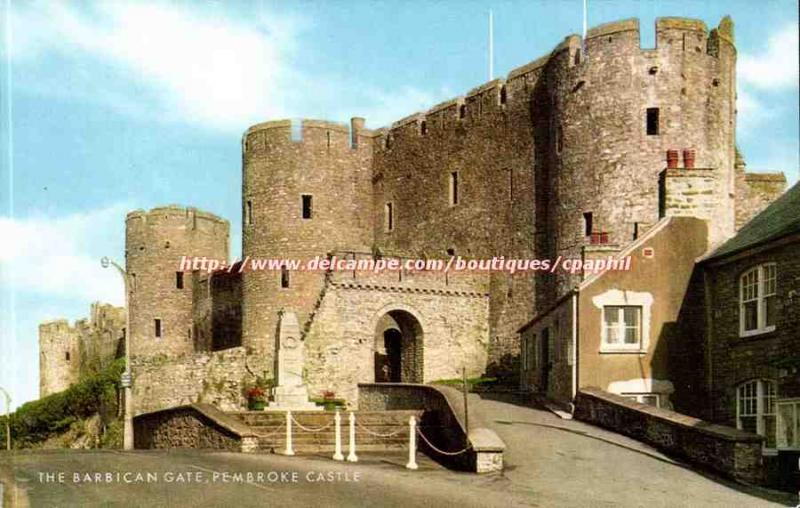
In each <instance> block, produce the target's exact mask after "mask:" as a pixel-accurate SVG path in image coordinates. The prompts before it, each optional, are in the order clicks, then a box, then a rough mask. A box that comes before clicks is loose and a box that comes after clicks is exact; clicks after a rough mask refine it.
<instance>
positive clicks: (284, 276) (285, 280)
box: [281, 266, 289, 289]
mask: <svg viewBox="0 0 800 508" xmlns="http://www.w3.org/2000/svg"><path fill="white" fill-rule="evenodd" d="M281 287H282V288H284V289H286V288H288V287H289V269H288V268H286V267H285V266H282V267H281Z"/></svg>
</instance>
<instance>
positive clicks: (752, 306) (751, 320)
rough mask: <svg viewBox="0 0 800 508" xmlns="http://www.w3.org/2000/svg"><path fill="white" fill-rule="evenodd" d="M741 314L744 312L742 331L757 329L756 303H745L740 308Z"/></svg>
mask: <svg viewBox="0 0 800 508" xmlns="http://www.w3.org/2000/svg"><path fill="white" fill-rule="evenodd" d="M742 312H744V330H745V331H746V332H747V331H750V330H755V329H756V328H758V302H757V301H755V300H754V301H751V302H746V303H745V304H744V305H743V306H742Z"/></svg>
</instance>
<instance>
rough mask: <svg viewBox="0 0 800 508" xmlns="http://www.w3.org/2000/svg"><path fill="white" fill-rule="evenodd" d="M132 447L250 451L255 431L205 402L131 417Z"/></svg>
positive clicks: (255, 441)
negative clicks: (132, 426) (133, 444)
mask: <svg viewBox="0 0 800 508" xmlns="http://www.w3.org/2000/svg"><path fill="white" fill-rule="evenodd" d="M133 425H134V435H135V448H137V449H170V448H194V449H201V450H203V449H206V450H208V449H212V450H230V451H244V452H247V451H254V450H255V449H256V448H257V446H258V443H257V439H256V436H255V434H253V432H252V431H251V430H250V429H249V428H248V427H247V426H246V425H244V424H242V423H240V422H239V421H237V420H236V419H234V418H231V417H230V416H228V415H226V414H225V413H222V412H221V411H219V410H218V409H216V408H215V407H213V406H211V405H208V404H192V405H188V406H180V407H175V408H171V409H165V410H162V411H156V412H153V413H146V414H142V415H139V416H137V417H135V418H134V421H133Z"/></svg>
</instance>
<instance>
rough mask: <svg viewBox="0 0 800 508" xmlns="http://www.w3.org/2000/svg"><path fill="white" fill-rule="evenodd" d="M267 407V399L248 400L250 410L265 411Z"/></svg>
mask: <svg viewBox="0 0 800 508" xmlns="http://www.w3.org/2000/svg"><path fill="white" fill-rule="evenodd" d="M265 407H267V401H265V400H248V401H247V409H249V410H250V411H263V410H264V408H265Z"/></svg>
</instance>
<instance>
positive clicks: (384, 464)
mask: <svg viewBox="0 0 800 508" xmlns="http://www.w3.org/2000/svg"><path fill="white" fill-rule="evenodd" d="M470 411H471V413H472V415H473V416H474V417H475V421H481V422H482V423H483V424H484V425H487V426H489V427H491V428H493V429H494V430H495V431H496V432H497V433H498V434H499V435H500V436H501V437H502V438H503V440H504V441H505V442H506V444H507V446H508V449H507V453H506V471H505V472H504V473H503V474H501V475H486V476H477V475H474V474H468V473H456V472H452V471H448V470H445V469H443V468H442V467H441V466H439V465H438V464H436V463H435V462H433V461H431V460H430V459H427V458H425V457H423V456H421V455H419V456H418V462H419V464H420V468H419V470H417V471H409V470H407V469H405V467H404V465H405V462H406V456H405V455H403V454H395V455H388V456H386V455H384V456H380V457H378V456H375V455H365V454H362V455H360V461H359V462H358V463H355V464H351V463H347V462H344V463H341V462H334V461H332V460H331V459H330V458H329V457H327V456H317V457H302V458H301V457H284V456H280V455H249V454H240V453H223V452H200V451H194V450H180V451H172V452H164V451H139V452H112V451H84V452H81V451H38V452H21V453H15V454H13V455H9V454H3V453H0V481H3V479H4V478H5V479H7V478H9V477H13V478H15V480H16V482H17V484H18V485H19V486H21V487H22V488H23V489H25V491H26V492H27V498H28V500H29V501H30V506H33V507H40V506H41V507H50V506H58V507H71V506H76V507H77V506H80V507H94V506H104V507H117V506H119V507H128V506H131V507H140V506H147V507H172V506H176V507H177V506H180V507H184V506H188V507H192V508H200V507H206V506H208V507H231V508H246V507H256V506H259V507H260V506H270V507H273V506H274V507H282V506H287V507H292V508H301V507H307V506H308V507H325V508H327V507H328V506H337V507H338V506H345V507H348V506H369V507H372V506H374V507H395V506H396V507H404V508H406V507H415V506H422V507H440V506H441V507H458V508H469V507H494V506H498V507H500V506H502V507H509V506H543V507H551V506H556V507H558V506H567V507H572V506H581V507H584V506H588V507H605V506H615V507H616V506H647V507H661V506H663V507H695V506H721V507H722V506H724V507H726V508H729V507H748V508H749V507H758V506H794V505H795V504H796V501H795V500H793V499H791V496H788V495H783V496H782V495H780V494H775V493H771V492H768V491H764V490H758V489H746V488H744V487H742V486H739V485H737V484H733V483H727V482H723V481H721V480H719V479H714V478H709V477H706V476H703V475H701V474H699V473H697V472H695V471H692V470H691V469H688V468H687V467H685V466H683V465H682V464H679V463H676V462H674V461H672V460H671V459H669V458H667V457H665V456H663V455H661V454H659V453H658V452H657V451H655V450H653V449H651V448H649V447H647V446H644V445H642V444H640V443H638V442H636V441H632V440H629V439H627V438H624V437H621V436H618V435H616V434H613V433H610V432H606V431H603V430H601V429H598V428H596V427H591V426H588V425H585V424H582V423H580V422H575V421H566V420H561V419H560V418H558V417H557V416H555V415H553V414H551V413H550V412H548V411H543V410H539V409H534V408H529V407H521V406H518V405H514V404H510V403H506V402H501V401H494V400H488V399H479V398H472V402H471V407H470ZM248 472H249V473H251V474H252V475H256V476H254V477H253V478H252V479H251V481H249V482H248V481H247V480H248V479H247V476H246V475H247V473H248ZM48 473H49V474H51V475H52V476H46V475H47V474H48ZM59 473H63V481H59V480H60V479H62V478H59V476H58V475H59ZM75 473H78V477H77V479H78V480H80V481H75V480H76V477H75V476H74V475H75ZM87 473H88V474H89V477H88V478H87V477H86V474H87ZM96 473H101V476H100V477H97V476H96ZM106 473H111V477H110V478H108V477H106V475H105V474H106ZM116 473H119V474H120V475H121V476H119V477H117V476H116ZM125 473H128V475H127V476H125ZM258 473H261V474H262V478H261V479H259V478H258V476H257V475H258ZM137 474H139V475H141V476H140V477H137V476H136V475H137ZM226 474H227V476H225V475H226ZM237 474H241V475H242V476H236V475H237ZM140 478H141V479H142V481H141V482H137V481H138V480H139V479H140ZM148 479H152V480H153V481H148ZM87 480H91V481H87ZM98 480H100V481H98ZM126 480H128V481H134V482H137V483H126Z"/></svg>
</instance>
